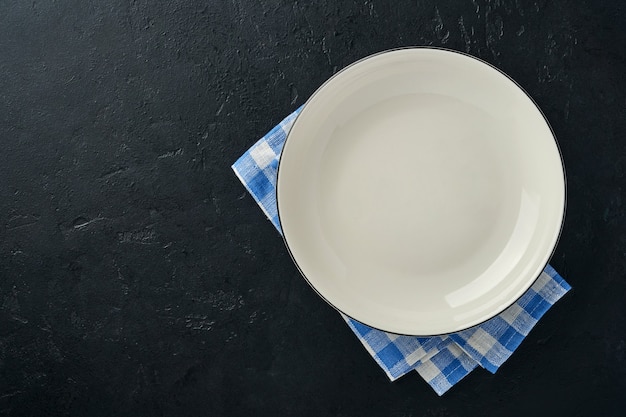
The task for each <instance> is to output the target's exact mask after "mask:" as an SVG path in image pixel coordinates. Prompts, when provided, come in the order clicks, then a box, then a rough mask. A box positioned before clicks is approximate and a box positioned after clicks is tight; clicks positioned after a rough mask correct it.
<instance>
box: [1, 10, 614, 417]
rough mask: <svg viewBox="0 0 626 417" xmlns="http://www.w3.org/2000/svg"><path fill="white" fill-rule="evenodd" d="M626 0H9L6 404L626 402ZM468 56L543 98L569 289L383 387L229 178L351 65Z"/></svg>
mask: <svg viewBox="0 0 626 417" xmlns="http://www.w3.org/2000/svg"><path fill="white" fill-rule="evenodd" d="M623 4H624V3H623V2H620V1H612V0H602V1H591V0H588V1H566V0H558V1H547V0H542V1H526V0H494V1H486V0H451V1H448V2H437V1H434V0H416V1H408V0H399V1H382V0H372V1H361V0H359V1H348V0H341V1H328V0H322V1H318V2H288V1H283V0H259V1H251V0H248V1H243V0H232V1H217V0H214V1H206V0H205V1H196V0H185V1H183V0H172V1H169V2H156V1H153V2H146V1H143V0H125V1H116V0H107V1H94V0H58V1H39V0H37V1H28V2H26V1H22V2H14V1H10V2H9V1H2V2H0V76H1V77H0V140H1V145H2V151H1V152H0V415H9V416H22V415H24V416H43V415H47V416H57V415H58V416H64V415H74V416H86V415H89V416H109V415H116V416H126V415H128V416H178V415H180V416H189V415H203V416H207V415H208V416H251V415H254V416H256V415H265V416H326V415H333V416H353V415H359V416H368V415H371V416H389V417H401V416H402V417H404V416H406V417H408V416H470V415H477V416H478V415H497V416H504V415H506V416H527V415H546V416H591V415H598V416H605V417H608V416H623V415H624V413H626V396H625V395H624V392H625V391H626V217H625V204H626V195H625V193H624V187H625V185H626V184H625V170H626V140H625V137H624V136H625V132H626V117H625V116H626V77H625V75H624V74H625V73H626V52H625V51H626V10H625V8H624V6H623ZM406 45H435V46H444V47H447V48H451V49H456V50H460V51H466V52H468V53H470V54H472V55H475V56H478V57H480V58H482V59H484V60H486V61H488V62H490V63H492V64H494V65H496V66H498V67H499V68H501V69H502V70H504V71H505V72H507V73H508V74H509V75H511V76H512V77H513V78H514V79H515V80H517V81H518V82H519V83H520V84H521V85H522V86H523V87H524V88H525V89H526V90H527V91H528V92H529V93H530V94H531V95H532V96H533V97H534V98H535V99H536V101H537V102H538V104H539V105H540V106H541V108H542V109H543V110H544V111H545V113H546V115H547V117H548V119H549V120H550V122H551V124H552V126H553V128H554V130H555V132H556V135H557V137H558V139H559V142H560V145H561V148H562V152H563V156H564V159H565V163H566V167H567V173H568V209H567V218H566V222H565V226H564V230H563V235H562V238H561V240H560V243H559V245H558V247H557V249H556V253H555V255H554V257H553V259H552V261H551V263H552V265H553V266H554V267H555V268H557V270H559V271H560V272H561V273H562V275H563V276H565V277H566V279H567V280H568V281H569V282H570V283H571V284H572V285H573V287H574V289H573V290H572V291H571V292H570V293H569V294H568V295H567V296H566V297H565V298H564V299H563V300H562V301H561V302H559V303H558V304H557V305H556V306H555V307H554V308H553V309H552V310H551V311H549V313H548V314H547V315H546V317H545V318H544V319H543V320H542V321H541V322H540V323H539V325H538V326H537V327H536V328H535V329H534V330H533V331H532V333H531V334H530V336H529V337H528V338H527V339H526V340H525V342H524V343H523V344H522V346H521V347H520V348H519V350H518V352H516V354H515V355H514V356H513V357H512V358H511V359H510V360H509V361H508V362H507V363H506V364H505V365H504V366H503V367H502V368H501V369H500V371H499V372H498V373H497V374H496V375H491V374H489V373H488V372H486V371H484V370H476V371H475V372H473V373H472V374H471V375H470V376H468V377H467V378H466V379H465V380H463V381H462V382H461V383H460V384H458V385H457V386H456V387H454V388H453V389H452V390H451V391H450V392H448V393H447V394H446V395H444V396H443V397H441V398H439V397H437V396H436V395H435V394H434V393H433V391H432V390H431V389H430V387H428V385H427V384H426V383H425V382H424V381H423V380H421V379H420V377H419V376H418V375H417V374H413V375H411V374H410V375H407V376H405V377H403V378H402V379H401V380H399V381H397V382H395V383H390V382H389V381H388V380H387V378H386V376H385V375H384V374H383V372H382V371H381V370H380V369H379V368H378V366H377V365H376V364H375V363H374V361H373V360H372V359H371V357H370V356H369V354H368V353H367V352H366V351H365V350H364V349H363V347H362V346H361V345H360V343H359V342H358V341H357V339H356V338H355V337H354V336H353V334H352V333H351V332H350V330H349V329H348V328H347V327H346V325H345V323H344V322H343V321H342V320H341V318H340V317H339V316H338V314H337V313H336V312H335V311H334V310H333V309H332V308H331V307H329V306H328V305H326V304H325V303H324V302H323V301H322V300H321V299H320V298H319V297H318V296H317V295H316V294H315V293H314V291H313V290H311V289H310V288H309V287H308V285H307V284H306V282H305V281H304V280H303V279H302V278H301V277H300V276H299V275H298V272H297V270H296V268H295V267H294V265H293V264H292V262H291V260H290V258H289V256H288V254H287V252H286V250H285V248H284V245H283V242H282V241H281V239H280V238H279V236H278V234H277V233H276V232H275V230H274V229H273V227H272V225H271V224H270V223H269V222H268V221H267V220H266V219H265V217H264V216H263V214H262V213H261V212H260V210H259V209H258V207H257V206H256V204H255V203H254V201H253V200H252V198H250V196H248V195H247V194H246V193H245V192H244V189H243V188H242V186H241V185H240V183H239V181H238V180H237V178H236V177H235V176H234V175H233V173H232V171H231V170H230V165H231V163H232V162H234V160H235V159H236V158H237V157H238V156H239V155H240V154H241V153H242V152H243V151H244V150H246V149H247V148H248V147H249V146H250V145H251V144H252V143H254V142H255V141H256V139H257V138H258V137H260V136H261V135H262V134H264V133H265V132H266V131H267V130H268V129H269V128H271V127H272V126H273V125H274V124H275V123H277V122H278V121H280V120H281V119H282V117H283V116H285V115H287V114H288V113H290V112H291V111H293V110H294V109H295V108H296V107H297V106H299V105H301V104H302V103H303V102H304V101H305V100H306V98H307V97H308V96H309V95H310V94H311V93H312V92H313V91H315V89H316V88H317V87H319V86H320V85H321V84H322V82H324V81H325V80H326V79H327V78H328V77H330V76H331V75H332V74H333V73H335V72H336V71H338V70H340V69H341V68H343V67H345V66H346V65H348V64H350V63H352V62H354V61H355V60H357V59H359V58H362V57H364V56H367V55H369V54H371V53H374V52H378V51H381V50H384V49H388V48H393V47H399V46H406Z"/></svg>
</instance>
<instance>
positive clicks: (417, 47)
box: [276, 45, 568, 337]
mask: <svg viewBox="0 0 626 417" xmlns="http://www.w3.org/2000/svg"><path fill="white" fill-rule="evenodd" d="M404 50H435V51H442V52H448V53H453V54H457V55H461V56H464V57H467V58H470V59H474V60H476V61H478V62H480V63H482V64H485V65H487V66H489V67H490V68H492V69H495V70H496V71H498V72H499V73H500V74H502V75H504V76H505V77H506V78H507V79H509V80H510V81H511V82H513V84H514V85H515V86H517V88H519V89H520V90H521V91H522V92H523V93H524V94H525V95H526V97H528V98H529V99H530V101H531V103H532V104H533V106H535V108H536V109H537V110H538V111H539V114H541V117H542V118H543V120H544V121H545V123H546V125H547V126H548V129H550V133H551V135H552V139H553V141H554V144H555V145H556V149H557V151H558V154H559V160H560V161H561V171H562V172H563V208H562V210H561V221H560V225H559V229H558V232H557V234H556V239H555V241H554V245H553V247H552V249H551V251H550V253H549V256H548V257H547V260H546V262H545V263H544V265H543V266H542V268H541V272H539V274H538V275H537V276H535V277H534V278H533V279H531V280H529V285H528V286H527V287H526V288H525V289H524V291H523V292H522V294H521V295H520V296H519V297H517V298H515V299H514V300H513V301H512V302H511V303H509V304H507V305H506V306H505V307H503V308H500V309H498V311H496V312H495V313H493V314H492V315H491V316H490V317H488V318H486V319H484V320H481V321H480V322H478V323H475V324H472V325H470V326H465V327H463V328H460V329H457V330H453V331H449V332H444V333H436V334H423V333H419V334H417V333H398V332H393V331H389V330H385V329H382V328H380V327H377V326H373V325H371V324H368V323H364V322H362V321H360V320H358V319H356V318H354V317H352V316H351V315H349V314H347V313H346V312H344V311H342V310H341V309H340V308H339V307H337V306H336V305H334V304H333V303H332V302H330V301H329V300H328V299H327V298H326V297H324V295H322V294H321V293H320V292H319V291H318V289H317V288H315V286H314V285H313V283H312V282H311V280H310V279H309V278H308V277H307V276H306V274H305V273H304V271H303V270H302V268H301V267H300V265H299V264H298V261H297V260H296V258H295V256H294V254H293V252H292V250H291V247H290V246H289V243H288V242H287V237H286V236H285V234H284V232H282V233H281V234H280V235H281V238H282V240H283V243H284V245H285V247H286V248H287V252H288V253H289V256H290V257H291V260H292V261H293V263H294V265H295V266H296V268H297V269H298V272H299V273H300V275H301V276H302V277H303V278H304V280H305V281H306V282H307V284H308V285H309V286H310V287H311V288H312V289H313V291H315V293H316V294H317V295H318V296H319V297H320V298H321V299H322V300H324V302H325V303H326V304H328V305H329V306H330V307H332V308H333V309H335V310H336V311H337V312H339V313H340V314H342V315H344V316H345V317H348V318H350V319H351V320H354V321H355V322H358V323H361V324H363V325H365V326H368V327H370V328H372V329H375V330H378V331H382V332H385V333H389V334H395V335H398V336H411V337H434V336H445V335H449V334H454V333H458V332H462V331H465V330H468V329H471V328H474V327H478V326H481V325H482V324H484V323H486V322H487V321H489V320H491V319H493V318H495V317H496V316H498V315H499V314H501V313H502V312H503V311H505V310H507V309H508V308H509V307H511V306H513V305H514V304H515V303H517V302H518V301H519V300H520V299H521V298H522V297H523V296H524V294H526V292H527V291H528V290H529V289H530V288H531V287H532V286H533V285H534V284H535V283H536V282H537V280H538V279H539V277H540V276H541V274H543V272H544V270H545V269H546V267H547V266H548V265H549V263H550V260H551V259H552V257H553V256H554V253H555V252H556V248H557V247H558V245H559V242H560V239H561V236H562V233H563V227H564V225H565V217H566V212H567V188H568V187H567V170H566V169H565V161H564V159H563V152H562V150H561V146H560V144H559V141H558V139H557V136H556V133H555V132H554V129H553V128H552V125H551V124H550V121H549V120H548V118H547V117H546V115H545V113H544V112H543V110H542V109H541V107H540V106H539V104H538V103H537V102H536V101H535V99H533V97H532V96H531V95H530V94H529V93H528V92H527V91H526V90H525V89H524V88H523V87H522V86H521V85H520V84H519V83H518V82H517V81H515V79H513V78H512V77H511V76H509V75H508V74H507V73H506V72H504V71H503V70H501V69H500V68H498V67H496V66H495V65H493V64H491V63H489V62H487V61H485V60H483V59H481V58H479V57H476V56H474V55H471V54H469V53H467V52H463V51H457V50H454V49H450V48H444V47H440V46H430V45H415V46H403V47H398V48H390V49H385V50H382V51H379V52H376V53H373V54H370V55H367V56H365V57H363V58H360V59H358V60H356V61H354V62H352V63H351V64H349V65H346V66H345V67H344V68H342V69H341V70H339V71H337V72H336V73H335V74H333V75H332V76H330V77H329V78H328V79H327V80H326V81H324V82H323V83H322V84H321V85H320V86H319V87H318V88H317V89H316V90H315V91H314V92H313V94H311V95H310V96H309V98H308V99H307V100H306V101H305V102H304V104H302V105H301V106H300V107H299V109H300V111H299V113H298V114H297V115H296V117H295V119H294V121H293V124H292V125H291V128H290V130H289V132H288V133H287V135H286V138H285V142H284V143H283V149H284V147H285V146H286V145H287V142H288V141H289V138H290V136H291V133H292V132H293V128H294V127H295V126H296V123H298V119H299V118H300V115H301V114H302V111H303V110H304V109H305V108H306V106H307V105H308V104H309V103H310V102H311V101H312V100H313V98H314V97H315V96H316V95H318V94H319V93H320V91H321V90H322V89H323V88H324V87H325V86H326V85H327V84H328V83H330V82H331V81H332V80H334V79H335V78H336V77H338V76H339V74H342V73H343V72H345V71H347V70H349V69H350V68H352V67H353V66H355V65H357V64H359V63H361V62H363V61H366V60H369V59H371V58H374V57H377V56H379V55H384V54H388V53H392V52H397V51H404ZM281 161H282V150H281V153H280V157H279V160H278V167H277V169H276V211H277V216H278V221H279V223H280V224H281V229H282V221H281V210H280V203H279V198H278V192H279V184H280V181H279V178H280V168H281V165H282V164H281Z"/></svg>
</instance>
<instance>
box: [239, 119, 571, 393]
mask: <svg viewBox="0 0 626 417" xmlns="http://www.w3.org/2000/svg"><path fill="white" fill-rule="evenodd" d="M301 109H302V108H299V109H297V110H296V111H295V112H293V113H292V114H290V115H289V116H287V117H286V118H285V119H284V120H283V121H282V122H281V123H280V124H278V125H277V126H276V127H274V128H273V129H272V130H271V131H270V132H269V133H268V134H267V135H265V136H264V137H262V138H261V139H260V140H259V141H258V142H257V143H255V144H254V145H253V146H252V147H251V148H250V149H249V150H248V151H247V152H246V153H244V154H243V155H242V156H241V157H240V158H239V159H238V160H237V161H236V162H235V163H234V164H233V166H232V168H233V170H234V171H235V174H236V175H237V177H238V178H239V179H240V180H241V182H242V183H243V185H244V186H245V187H246V188H247V190H248V191H249V192H250V194H251V195H252V197H253V198H254V199H255V201H256V202H257V203H258V205H259V206H260V207H261V209H262V210H263V212H264V213H265V215H266V216H267V217H268V219H269V220H270V221H271V222H272V224H273V225H274V226H275V227H276V229H277V230H278V232H279V233H281V234H282V231H281V228H280V222H279V219H278V211H277V208H276V177H277V168H278V161H279V158H280V153H281V151H282V148H283V145H284V143H285V140H286V138H287V134H288V133H289V130H290V129H291V126H292V125H293V123H294V121H295V119H296V116H297V115H298V113H299V112H300V110H301ZM570 288H571V287H570V286H569V284H568V283H567V282H565V280H564V279H563V278H562V277H561V276H559V274H558V273H557V272H556V271H555V270H554V269H553V268H552V267H551V266H549V265H548V266H547V267H546V268H545V270H544V272H543V273H542V274H541V276H540V277H539V278H538V279H537V281H536V282H535V283H534V285H533V286H532V287H531V288H530V289H529V290H528V291H527V292H526V293H525V294H524V295H523V296H522V297H521V298H520V299H519V300H517V302H516V303H515V304H513V305H512V306H511V307H509V308H508V309H506V310H505V311H504V312H502V313H501V314H499V315H498V316H496V317H494V318H492V319H491V320H488V321H486V322H484V323H482V324H480V325H478V326H475V327H472V328H470V329H467V330H464V331H461V332H458V333H452V334H448V335H442V336H433V337H412V336H400V335H396V334H391V333H386V332H383V331H380V330H377V329H372V328H370V327H368V326H366V325H364V324H362V323H359V322H357V321H355V320H353V319H351V318H349V317H347V316H344V315H342V317H343V319H344V320H345V321H346V323H347V324H348V326H349V327H350V329H352V331H353V332H354V334H355V335H356V336H357V337H358V338H359V340H360V341H361V343H362V344H363V346H364V347H365V349H367V351H368V352H369V353H370V355H372V357H373V358H374V360H375V361H376V362H377V363H378V365H379V366H380V367H381V368H382V369H383V371H385V373H386V374H387V376H388V377H389V379H390V380H392V381H393V380H395V379H397V378H399V377H401V376H402V375H405V374H406V373H408V372H409V371H412V370H415V371H417V373H418V374H419V375H420V376H421V377H422V378H424V380H425V381H426V382H428V384H429V385H430V386H431V387H432V388H433V389H434V390H435V392H436V393H437V394H439V395H442V394H443V393H445V392H446V391H447V390H448V389H450V388H451V387H452V386H454V385H455V384H456V383H457V382H459V381H460V380H461V379H463V377H465V376H466V375H467V374H469V373H470V372H471V371H472V370H473V369H474V368H476V367H477V366H479V365H480V366H481V367H483V368H485V369H487V370H488V371H490V372H496V370H497V369H498V368H499V367H500V366H501V365H502V364H503V363H504V362H505V361H506V360H507V359H508V358H509V357H510V356H511V355H512V354H513V352H514V351H515V349H517V347H518V346H519V345H520V343H521V342H522V341H523V340H524V338H525V337H526V336H527V335H528V333H529V332H530V330H531V329H532V328H533V327H534V326H535V324H537V322H538V320H539V319H540V318H541V317H542V316H543V315H544V314H545V313H546V311H548V309H549V308H550V307H551V306H552V305H553V304H554V303H556V302H557V301H558V300H559V299H560V298H561V297H562V296H563V295H565V293H566V292H567V291H569V290H570Z"/></svg>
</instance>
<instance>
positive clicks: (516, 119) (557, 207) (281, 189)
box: [277, 48, 565, 335]
mask: <svg viewBox="0 0 626 417" xmlns="http://www.w3.org/2000/svg"><path fill="white" fill-rule="evenodd" d="M277 198H278V209H279V216H280V222H281V225H282V229H283V233H284V237H285V241H286V243H287V246H288V248H289V251H290V252H291V255H292V257H293V259H294V261H295V262H296V264H297V266H298V268H299V269H300V271H301V272H302V274H303V275H304V277H305V278H306V279H307V281H308V282H309V283H310V284H311V286H312V287H313V288H314V289H315V290H316V291H317V292H318V293H319V294H320V295H321V296H322V297H323V298H324V299H325V300H326V301H328V302H329V303H330V304H331V305H332V306H334V307H335V308H337V309H338V310H340V311H341V312H343V313H345V314H347V315H348V316H350V317H352V318H354V319H356V320H358V321H360V322H362V323H364V324H367V325H369V326H372V327H375V328H378V329H381V330H385V331H388V332H393V333H400V334H408V335H434V334H442V333H449V332H454V331H458V330H462V329H466V328H468V327H471V326H473V325H475V324H478V323H480V322H482V321H485V320H487V319H489V318H491V317H493V316H495V315H497V314H498V313H500V312H502V311H503V310H504V309H505V308H507V307H508V306H510V305H511V304H513V303H514V302H515V301H516V300H517V299H518V298H519V297H520V296H521V295H522V294H523V293H524V292H525V291H526V290H527V289H528V288H529V287H530V286H531V285H532V283H533V282H534V281H535V279H536V278H537V277H538V276H539V274H540V273H541V271H542V270H543V268H544V267H545V265H546V264H547V262H548V260H549V257H550V256H551V254H552V252H553V250H554V247H555V245H556V242H557V240H558V237H559V233H560V230H561V224H562V221H563V216H564V210H565V173H564V169H563V164H562V161H561V155H560V153H559V149H558V146H557V143H556V141H555V138H554V135H553V133H552V131H551V129H550V126H549V125H548V123H547V121H546V120H545V118H544V116H543V114H542V113H541V111H540V110H539V109H538V108H537V106H536V105H535V103H534V102H533V101H532V100H531V99H530V98H529V97H528V95H527V94H526V93H525V92H524V91H523V90H522V89H521V88H520V87H519V86H518V85H517V84H516V83H515V82H513V81H512V80H511V79H510V78H508V77H507V76H506V75H505V74H503V73H502V72H500V71H499V70H497V69H495V68H493V67H492V66H490V65H488V64H486V63H484V62H482V61H480V60H478V59H476V58H473V57H470V56H467V55H464V54H461V53H457V52H452V51H448V50H441V49H431V48H412V49H400V50H394V51H389V52H385V53H381V54H377V55H374V56H371V57H369V58H366V59H364V60H361V61H359V62H357V63H356V64H353V65H351V66H349V67H348V68H346V69H344V70H343V71H341V72H339V73H338V74H336V75H335V76H333V77H332V78H331V79H330V80H329V81H327V82H326V83H325V84H324V85H323V86H322V87H321V88H320V89H319V90H318V91H317V92H316V93H315V94H314V95H313V96H312V97H311V98H310V100H309V101H308V102H307V103H306V105H305V106H304V109H303V110H302V113H301V114H300V115H299V116H298V118H297V120H296V122H295V124H294V126H293V128H292V130H291V132H290V133H289V136H288V138H287V141H286V143H285V147H284V149H283V152H282V156H281V159H280V165H279V171H278V183H277Z"/></svg>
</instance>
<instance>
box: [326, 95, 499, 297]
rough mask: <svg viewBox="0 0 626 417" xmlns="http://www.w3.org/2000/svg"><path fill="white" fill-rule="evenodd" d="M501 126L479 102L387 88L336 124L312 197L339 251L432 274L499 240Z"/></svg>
mask: <svg viewBox="0 0 626 417" xmlns="http://www.w3.org/2000/svg"><path fill="white" fill-rule="evenodd" d="M501 133H502V132H501V131H500V129H499V127H498V125H497V123H496V121H495V120H494V119H493V118H492V117H490V116H489V114H487V113H486V112H484V111H482V110H481V109H479V108H477V107H475V106H473V105H471V104H468V103H464V102H462V101H460V100H458V99H455V98H453V97H450V96H445V95H436V94H410V95H403V96H398V97H393V98H390V99H388V100H386V101H384V102H381V103H377V104H375V105H374V106H372V107H370V108H369V109H367V110H365V111H363V112H361V113H360V114H357V115H356V116H355V117H353V118H352V119H350V120H349V121H347V122H346V123H345V124H343V125H341V126H337V127H336V129H335V130H334V132H333V134H332V135H331V137H330V138H329V141H328V145H327V148H326V150H325V153H324V156H323V158H322V162H321V163H322V167H321V168H322V169H321V172H322V175H321V176H320V183H319V187H318V193H319V198H318V201H319V204H320V207H319V210H320V220H321V225H322V228H323V233H324V234H325V236H326V238H327V240H328V241H329V243H330V245H331V246H332V247H333V248H334V250H335V252H336V253H337V255H338V257H339V258H340V259H342V260H343V262H344V263H345V264H346V265H347V266H348V269H350V266H351V265H352V266H354V267H357V265H358V267H359V268H381V273H383V271H385V273H386V274H388V275H394V276H396V277H399V278H400V279H402V277H404V278H407V277H409V278H411V279H415V278H419V277H420V276H421V277H424V278H425V279H426V278H428V279H432V274H433V273H435V272H436V273H437V274H445V272H446V271H448V270H450V269H454V268H458V267H460V266H461V265H463V264H464V263H466V262H467V261H468V260H470V259H471V260H472V261H473V262H475V261H476V259H480V257H477V253H478V252H481V251H482V250H483V249H484V248H485V246H487V245H490V246H491V245H494V244H496V245H497V244H501V245H502V246H503V245H504V244H505V240H504V239H502V240H501V242H494V241H493V238H494V236H496V235H497V233H495V231H496V229H497V227H498V223H499V222H498V218H499V216H500V215H501V207H500V206H499V204H498V202H501V201H504V200H506V199H507V197H508V196H507V194H508V193H507V189H506V187H504V182H503V180H505V178H503V173H502V168H501V162H502V161H501V160H500V159H499V158H500V157H501V156H502V152H501V149H500V148H501V146H500V145H499V144H500V143H501V142H502V141H501V140H500V139H501V138H500V137H499V135H500V134H501ZM495 253H498V252H497V251H496V252H495ZM491 261H493V259H483V260H482V262H481V263H482V264H483V265H482V266H478V267H479V269H480V268H482V267H486V266H487V265H489V263H490V262H491ZM370 270H371V269H370ZM390 272H393V274H390ZM355 273H357V272H355ZM468 279H470V277H468ZM454 285H462V283H459V282H457V283H454Z"/></svg>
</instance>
